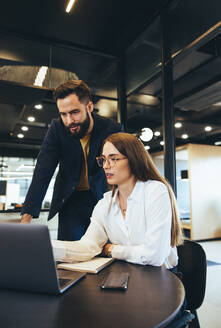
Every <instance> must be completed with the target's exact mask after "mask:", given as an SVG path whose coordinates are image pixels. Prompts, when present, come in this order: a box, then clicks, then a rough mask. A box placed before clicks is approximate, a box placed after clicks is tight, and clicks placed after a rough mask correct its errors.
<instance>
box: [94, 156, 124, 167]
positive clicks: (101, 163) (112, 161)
mask: <svg viewBox="0 0 221 328" xmlns="http://www.w3.org/2000/svg"><path fill="white" fill-rule="evenodd" d="M122 159H127V157H117V156H111V157H107V158H106V157H105V156H99V157H96V160H97V164H98V166H100V167H104V165H105V164H106V163H107V162H108V163H109V165H110V166H114V165H116V164H117V162H118V161H121V160H122Z"/></svg>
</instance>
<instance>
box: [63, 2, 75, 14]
mask: <svg viewBox="0 0 221 328" xmlns="http://www.w3.org/2000/svg"><path fill="white" fill-rule="evenodd" d="M74 2H75V0H70V1H69V3H68V5H67V8H66V10H65V11H66V13H69V12H70V10H71V8H72V6H73V4H74Z"/></svg>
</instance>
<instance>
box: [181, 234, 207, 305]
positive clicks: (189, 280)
mask: <svg viewBox="0 0 221 328" xmlns="http://www.w3.org/2000/svg"><path fill="white" fill-rule="evenodd" d="M177 252H178V256H179V261H178V271H179V272H181V273H182V282H183V285H184V287H185V292H186V301H187V309H188V310H196V309H198V308H199V307H200V305H201V304H202V303H203V300H204V295H205V289H206V268H207V267H206V254H205V252H204V250H203V248H202V246H201V245H199V244H198V243H196V242H194V241H191V240H185V241H184V243H183V245H180V246H178V247H177Z"/></svg>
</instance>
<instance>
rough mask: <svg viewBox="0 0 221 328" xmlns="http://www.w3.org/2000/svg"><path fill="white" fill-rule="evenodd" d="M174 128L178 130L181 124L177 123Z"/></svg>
mask: <svg viewBox="0 0 221 328" xmlns="http://www.w3.org/2000/svg"><path fill="white" fill-rule="evenodd" d="M174 126H175V128H177V129H179V128H181V126H182V123H180V122H177V123H175V124H174Z"/></svg>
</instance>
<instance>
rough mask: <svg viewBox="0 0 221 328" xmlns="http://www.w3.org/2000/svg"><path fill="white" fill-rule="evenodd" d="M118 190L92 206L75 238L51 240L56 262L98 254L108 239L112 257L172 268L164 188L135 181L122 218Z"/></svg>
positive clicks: (173, 257)
mask: <svg viewBox="0 0 221 328" xmlns="http://www.w3.org/2000/svg"><path fill="white" fill-rule="evenodd" d="M117 194H118V190H116V192H115V195H114V197H112V192H111V191H109V192H106V193H105V194H104V198H103V199H101V200H100V201H99V202H98V203H97V205H96V206H95V208H94V211H93V213H92V217H91V223H90V225H89V227H88V229H87V231H86V233H85V235H84V236H83V237H82V238H81V240H79V241H72V242H68V241H58V240H53V241H52V246H53V251H54V256H55V259H56V260H59V261H67V262H74V261H86V260H89V259H91V258H93V257H94V256H96V255H97V254H100V253H101V251H102V249H103V246H104V245H105V244H106V242H107V241H108V239H109V240H110V242H111V243H112V244H114V247H113V249H112V257H113V258H116V259H121V260H125V261H128V262H131V263H137V264H143V265H146V264H149V265H154V266H164V267H165V268H172V267H174V266H176V265H177V262H178V257H177V250H176V247H174V248H172V247H171V246H170V241H171V221H172V214H171V204H170V198H169V193H168V190H167V187H166V186H165V185H164V184H163V183H161V182H159V181H156V180H149V181H146V182H141V181H137V182H136V184H135V187H134V189H133V191H132V193H131V194H130V196H129V197H128V199H127V211H126V216H125V217H123V215H122V213H121V210H120V207H119V202H118V197H117Z"/></svg>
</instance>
